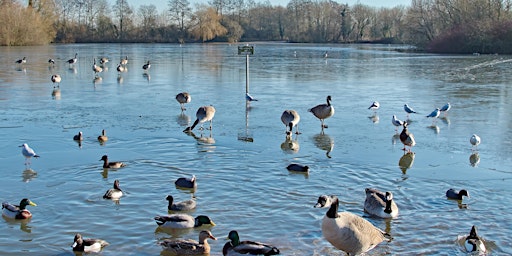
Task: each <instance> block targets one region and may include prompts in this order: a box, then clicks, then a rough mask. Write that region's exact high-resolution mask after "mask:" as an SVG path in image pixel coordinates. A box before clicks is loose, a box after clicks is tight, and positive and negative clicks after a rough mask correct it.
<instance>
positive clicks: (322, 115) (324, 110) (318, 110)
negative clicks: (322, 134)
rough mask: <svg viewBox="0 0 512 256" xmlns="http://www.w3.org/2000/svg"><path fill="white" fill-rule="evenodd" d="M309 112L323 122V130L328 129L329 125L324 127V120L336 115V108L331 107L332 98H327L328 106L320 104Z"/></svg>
mask: <svg viewBox="0 0 512 256" xmlns="http://www.w3.org/2000/svg"><path fill="white" fill-rule="evenodd" d="M308 111H309V112H311V113H313V115H314V116H315V117H316V118H318V119H320V122H322V130H323V129H324V128H327V125H324V120H325V119H327V118H329V117H331V116H332V115H334V107H333V106H332V105H331V96H330V95H329V96H327V104H320V105H317V106H315V107H313V108H311V109H308Z"/></svg>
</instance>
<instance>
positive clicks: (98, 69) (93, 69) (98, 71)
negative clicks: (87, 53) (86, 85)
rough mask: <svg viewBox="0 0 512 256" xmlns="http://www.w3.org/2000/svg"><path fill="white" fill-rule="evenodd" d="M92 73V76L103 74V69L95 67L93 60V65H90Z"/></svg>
mask: <svg viewBox="0 0 512 256" xmlns="http://www.w3.org/2000/svg"><path fill="white" fill-rule="evenodd" d="M92 71H94V75H98V73H101V72H103V68H101V67H100V66H98V65H96V59H94V63H93V64H92Z"/></svg>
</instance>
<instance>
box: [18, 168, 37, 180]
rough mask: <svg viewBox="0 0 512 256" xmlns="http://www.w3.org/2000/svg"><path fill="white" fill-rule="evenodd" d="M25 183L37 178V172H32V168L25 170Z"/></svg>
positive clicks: (23, 175)
mask: <svg viewBox="0 0 512 256" xmlns="http://www.w3.org/2000/svg"><path fill="white" fill-rule="evenodd" d="M22 177H23V182H30V181H32V180H33V179H35V178H37V172H36V171H34V170H32V169H31V168H28V169H25V170H23V174H22Z"/></svg>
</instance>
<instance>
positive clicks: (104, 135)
mask: <svg viewBox="0 0 512 256" xmlns="http://www.w3.org/2000/svg"><path fill="white" fill-rule="evenodd" d="M98 140H99V141H100V142H105V141H107V140H108V137H107V132H106V131H105V129H103V130H101V135H100V136H98Z"/></svg>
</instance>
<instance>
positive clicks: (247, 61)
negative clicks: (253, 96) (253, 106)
mask: <svg viewBox="0 0 512 256" xmlns="http://www.w3.org/2000/svg"><path fill="white" fill-rule="evenodd" d="M245 93H249V54H246V55H245Z"/></svg>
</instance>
